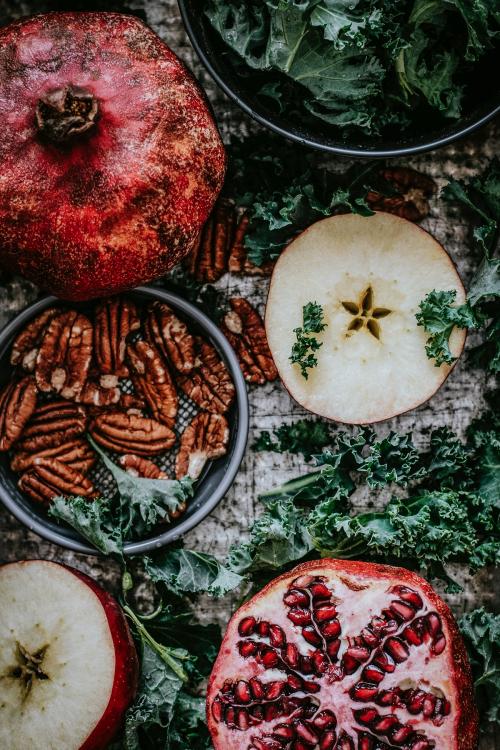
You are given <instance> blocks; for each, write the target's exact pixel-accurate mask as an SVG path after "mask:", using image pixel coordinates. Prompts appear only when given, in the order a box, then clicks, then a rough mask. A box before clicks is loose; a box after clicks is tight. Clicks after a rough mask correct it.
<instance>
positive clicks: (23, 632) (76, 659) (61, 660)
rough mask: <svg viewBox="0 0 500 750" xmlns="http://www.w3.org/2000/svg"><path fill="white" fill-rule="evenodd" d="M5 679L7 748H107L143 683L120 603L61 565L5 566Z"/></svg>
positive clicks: (1, 623) (1, 604) (0, 726)
mask: <svg viewBox="0 0 500 750" xmlns="http://www.w3.org/2000/svg"><path fill="white" fill-rule="evenodd" d="M0 684H1V690H0V695H1V700H0V747H2V748H6V749H7V748H8V750H25V749H26V748H28V747H33V748H44V749H45V748H47V750H48V748H52V749H53V750H80V749H83V748H84V749H85V750H97V749H100V748H104V747H106V746H107V745H108V744H109V742H110V741H111V740H112V738H113V736H114V734H115V733H116V731H117V730H118V729H119V727H120V725H121V723H122V720H123V716H124V713H125V710H126V708H127V706H128V705H129V703H130V701H131V700H132V698H133V696H134V693H135V690H136V687H137V656H136V654H135V650H134V646H133V643H132V641H131V639H130V634H129V631H128V628H127V625H126V621H125V618H124V616H123V614H122V613H121V610H120V609H119V607H118V605H117V604H116V602H115V601H114V600H113V599H112V597H110V596H109V595H108V594H107V593H106V592H105V591H103V590H102V589H100V588H99V587H98V586H97V585H96V584H95V583H94V582H93V581H92V580H91V579H89V578H88V577H87V576H84V575H83V574H81V573H79V572H78V571H74V570H72V569H70V568H67V567H65V566H62V565H58V564H56V563H52V562H49V561H45V560H30V561H24V562H19V563H12V564H9V565H4V566H3V567H0Z"/></svg>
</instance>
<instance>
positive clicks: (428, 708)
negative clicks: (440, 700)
mask: <svg viewBox="0 0 500 750" xmlns="http://www.w3.org/2000/svg"><path fill="white" fill-rule="evenodd" d="M435 706H436V696H435V695H426V696H425V698H424V701H423V706H422V714H423V716H424V719H430V718H431V716H432V714H433V713H434V708H435Z"/></svg>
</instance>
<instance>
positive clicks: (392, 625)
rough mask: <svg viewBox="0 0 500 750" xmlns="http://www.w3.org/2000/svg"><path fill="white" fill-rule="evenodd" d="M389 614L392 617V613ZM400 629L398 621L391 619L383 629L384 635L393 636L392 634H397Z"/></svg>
mask: <svg viewBox="0 0 500 750" xmlns="http://www.w3.org/2000/svg"><path fill="white" fill-rule="evenodd" d="M388 614H389V615H390V614H391V613H390V612H388ZM398 628H399V625H398V622H397V620H393V619H392V618H390V617H389V618H388V619H387V620H386V621H385V625H384V627H383V633H384V635H391V633H395V632H396V630H398Z"/></svg>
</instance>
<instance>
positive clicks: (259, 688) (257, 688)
mask: <svg viewBox="0 0 500 750" xmlns="http://www.w3.org/2000/svg"><path fill="white" fill-rule="evenodd" d="M250 690H251V691H252V695H253V697H254V698H255V699H256V700H261V699H262V698H263V697H264V695H265V692H264V686H263V684H262V683H261V682H260V681H259V680H258V679H257V678H256V677H252V678H251V680H250Z"/></svg>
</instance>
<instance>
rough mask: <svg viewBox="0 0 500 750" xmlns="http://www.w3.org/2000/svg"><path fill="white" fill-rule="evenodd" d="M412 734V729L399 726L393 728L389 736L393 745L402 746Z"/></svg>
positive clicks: (402, 725)
mask: <svg viewBox="0 0 500 750" xmlns="http://www.w3.org/2000/svg"><path fill="white" fill-rule="evenodd" d="M412 734H413V729H412V727H411V726H410V725H409V724H399V725H398V726H396V727H394V729H393V731H392V732H391V734H390V737H391V742H393V743H394V744H395V745H404V744H405V743H406V742H407V741H408V739H409V738H410V737H411V735H412Z"/></svg>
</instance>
